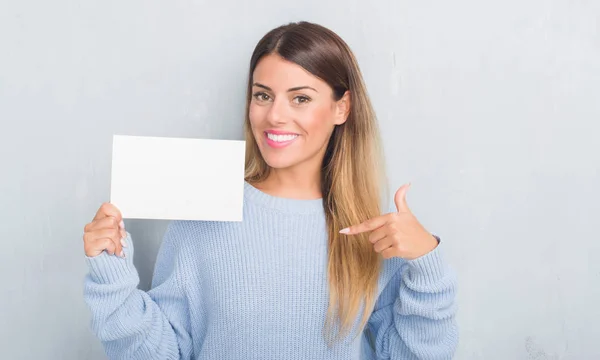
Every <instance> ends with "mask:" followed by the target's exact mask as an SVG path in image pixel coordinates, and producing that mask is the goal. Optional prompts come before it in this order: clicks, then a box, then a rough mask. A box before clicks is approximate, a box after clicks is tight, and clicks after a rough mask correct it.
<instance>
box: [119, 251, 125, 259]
mask: <svg viewBox="0 0 600 360" xmlns="http://www.w3.org/2000/svg"><path fill="white" fill-rule="evenodd" d="M119 256H120V257H122V258H124V257H125V254H124V253H123V250H121V252H120V253H119Z"/></svg>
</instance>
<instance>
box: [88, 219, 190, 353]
mask: <svg viewBox="0 0 600 360" xmlns="http://www.w3.org/2000/svg"><path fill="white" fill-rule="evenodd" d="M176 224H177V223H176V222H172V223H170V224H169V227H168V228H167V231H166V233H165V236H164V239H163V242H162V244H161V247H160V250H159V252H158V256H157V260H156V265H155V270H154V276H153V280H152V289H151V290H150V291H148V292H145V291H142V290H139V289H138V288H137V286H138V284H139V276H138V272H137V271H136V269H135V267H134V265H133V242H132V241H131V237H130V235H129V234H127V239H126V242H127V247H125V248H123V251H124V253H125V258H120V257H117V256H114V255H108V254H107V253H106V252H102V253H101V254H100V255H98V256H95V257H86V262H87V264H88V267H89V273H88V275H87V276H86V277H85V281H84V298H85V301H86V303H87V305H88V307H89V309H90V310H91V313H92V324H91V325H92V330H93V332H94V333H95V334H96V336H97V337H98V338H99V339H100V341H101V342H102V345H103V347H104V350H105V352H106V354H107V355H108V357H109V358H110V359H161V360H162V359H190V358H191V357H192V341H191V336H190V323H189V316H188V306H187V301H186V297H185V295H184V291H183V290H182V289H183V287H182V284H181V278H180V276H179V272H178V269H179V267H180V265H179V262H180V255H179V252H180V247H179V246H178V245H177V243H178V241H179V240H180V239H179V238H180V237H181V235H180V234H182V233H181V232H178V231H177V228H176V227H177V225H176Z"/></svg>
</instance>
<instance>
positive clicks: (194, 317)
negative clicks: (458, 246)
mask: <svg viewBox="0 0 600 360" xmlns="http://www.w3.org/2000/svg"><path fill="white" fill-rule="evenodd" d="M244 186H245V189H244V221H242V222H204V221H173V222H171V223H170V224H169V226H168V228H167V232H166V234H165V237H164V240H163V243H162V245H161V248H160V250H159V253H158V258H157V261H156V267H155V272H154V277H153V279H152V289H151V290H149V291H147V292H145V291H141V290H139V289H137V285H138V282H139V278H138V273H137V271H136V269H135V267H134V265H133V262H132V259H133V255H134V254H133V243H132V240H131V238H130V236H129V235H128V238H127V244H128V247H126V248H124V252H125V255H126V257H125V258H119V257H117V256H111V255H108V254H107V253H106V252H103V253H102V254H100V255H98V256H95V257H87V258H86V261H87V264H88V266H89V274H88V275H87V276H86V278H85V287H84V291H85V293H84V295H85V300H86V302H87V304H88V306H89V308H90V309H91V313H92V329H93V331H94V332H95V334H96V335H97V336H98V338H99V339H100V341H101V342H102V344H103V346H104V349H105V351H106V353H107V355H108V356H109V358H110V359H144V360H148V359H161V360H164V359H203V360H204V359H210V360H229V359H232V360H233V359H240V360H241V359H244V360H248V359H261V360H264V359H286V360H325V359H327V360H334V359H335V360H342V359H343V360H348V359H450V358H452V356H453V354H454V351H455V348H456V345H457V340H458V331H457V326H456V323H455V311H456V306H455V302H454V301H455V292H456V281H455V277H454V275H453V273H452V272H451V271H450V269H449V268H448V266H447V265H446V264H445V263H444V261H443V257H442V251H443V246H444V245H443V243H440V244H439V245H438V247H437V248H436V249H435V250H433V251H432V252H430V253H429V254H427V255H425V256H423V257H421V258H419V259H415V260H411V261H405V260H402V259H399V258H395V259H389V260H384V263H383V267H382V271H381V275H380V279H379V294H378V300H377V303H376V306H375V308H374V310H373V312H372V314H371V315H370V319H369V322H368V325H367V327H366V329H365V331H364V333H363V334H362V335H361V336H358V337H352V336H349V337H347V338H346V339H345V340H344V341H342V342H341V343H338V344H336V345H335V346H333V347H331V348H329V347H328V346H327V343H326V340H325V338H324V337H323V333H322V329H323V324H324V322H325V318H326V311H327V304H328V299H329V297H328V286H327V272H326V265H327V232H326V223H325V214H324V211H323V206H322V202H321V200H297V199H284V198H280V197H274V196H271V195H268V194H266V193H264V192H262V191H260V190H258V189H256V188H254V187H253V186H251V185H250V184H248V183H245V184H244ZM359 320H360V318H359V317H358V318H357V320H356V321H357V322H359Z"/></svg>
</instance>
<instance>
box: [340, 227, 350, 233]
mask: <svg viewBox="0 0 600 360" xmlns="http://www.w3.org/2000/svg"><path fill="white" fill-rule="evenodd" d="M349 232H350V228H345V229H342V230H340V234H347V233H349Z"/></svg>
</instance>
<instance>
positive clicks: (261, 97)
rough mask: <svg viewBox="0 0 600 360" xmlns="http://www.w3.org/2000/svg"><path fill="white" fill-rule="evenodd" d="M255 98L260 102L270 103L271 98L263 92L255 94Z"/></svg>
mask: <svg viewBox="0 0 600 360" xmlns="http://www.w3.org/2000/svg"><path fill="white" fill-rule="evenodd" d="M254 98H255V99H256V100H258V101H269V99H271V97H270V96H269V95H267V94H265V93H263V92H259V93H255V94H254Z"/></svg>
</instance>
